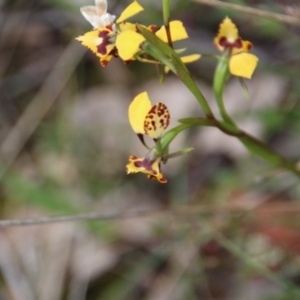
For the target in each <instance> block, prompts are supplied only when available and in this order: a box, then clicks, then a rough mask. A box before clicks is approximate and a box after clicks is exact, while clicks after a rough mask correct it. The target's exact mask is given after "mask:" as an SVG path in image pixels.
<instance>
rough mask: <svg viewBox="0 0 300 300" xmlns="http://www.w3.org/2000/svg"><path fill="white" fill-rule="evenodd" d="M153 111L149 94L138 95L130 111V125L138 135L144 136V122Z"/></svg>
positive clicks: (130, 106)
mask: <svg viewBox="0 0 300 300" xmlns="http://www.w3.org/2000/svg"><path fill="white" fill-rule="evenodd" d="M150 109H151V102H150V99H149V97H148V94H147V92H143V93H140V94H139V95H137V96H136V97H135V98H134V99H133V101H132V102H131V104H130V105H129V109H128V117H129V123H130V125H131V127H132V129H133V131H134V132H135V133H137V134H144V133H145V130H144V121H145V118H146V115H147V114H148V112H149V110H150Z"/></svg>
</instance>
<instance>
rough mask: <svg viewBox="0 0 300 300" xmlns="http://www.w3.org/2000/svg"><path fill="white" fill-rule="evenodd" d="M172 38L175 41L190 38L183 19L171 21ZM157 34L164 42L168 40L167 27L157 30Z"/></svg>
mask: <svg viewBox="0 0 300 300" xmlns="http://www.w3.org/2000/svg"><path fill="white" fill-rule="evenodd" d="M169 26H170V32H171V39H172V41H173V42H176V41H180V40H183V39H186V38H188V34H187V32H186V30H185V28H184V26H183V24H182V22H181V21H171V22H170V23H169ZM155 35H156V36H157V37H158V38H160V39H161V40H162V41H163V42H165V43H167V42H168V37H167V33H166V27H165V26H162V27H161V28H160V29H159V30H158V31H156V33H155Z"/></svg>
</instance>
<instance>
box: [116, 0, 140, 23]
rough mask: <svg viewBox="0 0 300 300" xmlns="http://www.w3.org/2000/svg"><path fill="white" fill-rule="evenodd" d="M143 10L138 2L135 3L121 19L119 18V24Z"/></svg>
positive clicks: (123, 13)
mask: <svg viewBox="0 0 300 300" xmlns="http://www.w3.org/2000/svg"><path fill="white" fill-rule="evenodd" d="M143 10H144V8H143V7H142V6H141V5H140V4H139V3H138V2H137V1H134V2H132V3H131V4H130V5H128V6H127V7H126V8H125V9H124V11H123V12H122V13H121V15H120V17H119V18H118V20H117V23H121V22H123V21H125V20H126V19H128V18H130V17H132V16H134V15H136V14H138V13H139V12H141V11H143Z"/></svg>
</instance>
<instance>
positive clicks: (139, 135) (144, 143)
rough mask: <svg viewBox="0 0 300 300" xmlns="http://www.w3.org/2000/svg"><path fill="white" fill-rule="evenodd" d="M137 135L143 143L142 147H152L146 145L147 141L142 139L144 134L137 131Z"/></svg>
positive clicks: (149, 148)
mask: <svg viewBox="0 0 300 300" xmlns="http://www.w3.org/2000/svg"><path fill="white" fill-rule="evenodd" d="M137 137H138V138H139V140H140V141H141V143H142V144H143V145H144V147H145V148H146V149H148V150H151V149H152V147H150V146H148V145H147V143H146V142H145V139H144V135H143V134H141V133H138V134H137Z"/></svg>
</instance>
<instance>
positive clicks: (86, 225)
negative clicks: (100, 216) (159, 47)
mask: <svg viewBox="0 0 300 300" xmlns="http://www.w3.org/2000/svg"><path fill="white" fill-rule="evenodd" d="M171 2H172V3H171V5H172V14H171V16H172V19H180V20H182V21H183V22H184V24H185V25H186V28H187V30H188V33H189V37H190V38H189V40H188V42H185V43H184V44H181V46H185V47H187V48H188V51H189V52H190V53H217V50H216V49H214V47H213V45H212V40H213V38H214V35H215V34H216V31H217V29H218V25H219V23H220V22H221V21H222V19H223V18H224V17H225V16H229V17H230V18H232V20H233V21H234V22H235V23H236V24H237V26H238V28H239V30H240V34H241V36H242V38H244V39H246V40H250V41H252V42H253V43H254V52H255V53H256V55H258V56H259V58H260V62H259V67H258V69H257V70H256V72H255V74H254V76H253V79H252V80H251V81H247V86H248V89H249V94H250V99H249V100H247V99H245V97H244V95H243V91H242V89H241V87H240V85H239V83H238V81H237V79H235V78H232V79H231V80H230V81H229V83H228V86H227V89H226V91H225V102H226V105H227V106H228V110H229V112H230V113H231V114H232V115H233V116H234V119H235V120H236V121H237V122H238V124H239V125H240V126H241V127H242V128H244V129H245V130H247V131H248V132H250V133H252V134H253V135H255V136H257V137H258V138H260V139H261V140H263V141H264V142H266V143H267V144H268V145H270V146H271V147H272V148H273V149H275V150H277V151H278V152H280V153H281V154H282V155H284V156H285V157H287V158H288V159H290V160H291V161H294V162H297V161H298V160H299V147H300V139H299V130H300V76H299V74H300V73H299V72H300V71H299V70H300V39H299V34H300V27H299V26H298V27H297V26H292V25H286V24H284V23H280V22H276V21H271V20H268V19H265V18H260V17H254V16H249V15H245V14H241V13H238V12H235V11H232V10H225V9H221V8H214V7H210V6H203V5H201V4H199V3H194V2H191V1H181V0H172V1H171ZM226 2H231V3H237V4H241V5H246V6H249V7H255V8H259V9H263V10H267V11H273V12H278V13H282V14H286V15H292V16H295V17H298V18H299V17H300V4H299V3H298V2H299V1H297V0H289V1H288V0H286V1H280V0H276V1H270V0H264V1H255V0H244V1H243V0H236V1H226ZM129 3H130V1H118V0H111V1H109V12H110V13H112V14H115V15H118V14H119V13H120V12H121V11H122V9H123V8H124V7H125V6H126V5H127V4H129ZM140 3H141V4H142V5H143V6H144V7H145V12H144V13H143V14H141V15H138V16H137V17H136V20H137V21H141V22H143V23H145V24H152V23H154V24H157V25H161V24H162V12H161V1H159V0H155V1H154V0H152V1H149V0H141V1H140ZM83 5H93V3H92V1H91V0H90V2H87V1H86V0H52V1H50V0H27V1H23V0H0V25H1V26H0V179H1V183H0V214H1V219H15V218H33V217H39V216H51V215H71V214H78V213H88V212H99V213H102V212H103V213H105V212H117V213H118V212H121V213H122V212H123V211H128V210H131V209H150V210H153V209H154V210H160V209H161V210H162V211H161V212H160V213H159V212H157V213H151V214H150V213H149V214H142V215H141V216H135V217H130V218H117V219H114V220H111V221H101V220H98V221H89V222H80V223H79V222H77V223H61V224H52V225H35V226H28V227H9V228H3V229H1V231H0V299H4V300H6V299H13V300H31V299H34V300H35V299H37V300H60V299H68V300H83V299H87V300H100V299H103V300H109V299H112V300H118V299H127V300H135V299H147V300H167V299H170V300H176V299H191V300H192V299H201V300H257V299H258V300H284V299H285V300H297V299H300V296H299V293H300V285H299V284H300V256H299V253H300V235H299V232H300V231H299V229H300V228H299V227H300V222H299V221H300V218H299V212H300V203H299V199H300V184H299V180H298V179H297V178H295V177H294V176H293V175H292V174H288V173H285V172H282V171H280V170H274V169H273V168H272V166H270V165H267V164H265V163H264V162H263V161H261V160H260V159H258V158H257V157H254V156H253V155H251V154H249V153H248V152H247V151H246V150H245V149H244V147H243V145H241V144H240V143H239V141H238V140H235V139H234V138H231V137H227V136H225V135H224V134H223V133H221V132H218V131H217V129H210V128H203V129H199V128H196V129H195V130H191V131H189V132H184V133H182V134H181V135H180V136H179V137H178V138H177V139H176V140H175V142H174V143H173V144H172V147H173V148H174V149H173V150H178V149H181V148H182V147H187V146H192V147H195V150H194V151H193V152H192V153H190V154H188V155H186V156H185V157H180V158H178V159H174V160H171V161H169V162H168V164H167V165H166V166H162V168H163V173H164V174H166V177H167V178H168V180H169V182H168V184H166V185H162V184H159V183H157V182H155V181H149V180H147V178H146V176H144V175H141V174H136V175H130V176H128V175H126V174H125V165H126V163H127V160H128V156H129V155H132V154H133V155H137V156H140V155H142V156H143V155H144V154H145V150H144V149H143V147H141V145H140V144H139V141H138V139H137V137H136V136H135V134H134V133H133V132H132V131H131V128H130V126H129V123H128V120H127V108H128V105H129V103H130V101H131V100H132V99H133V97H134V96H135V95H137V94H138V93H139V92H142V91H144V90H147V91H148V93H149V95H150V98H151V99H152V101H153V102H154V103H156V102H158V101H163V102H165V103H167V105H168V107H169V108H170V111H171V117H172V124H173V125H174V124H176V120H177V119H179V118H184V117H190V116H198V115H199V114H201V111H200V109H199V107H198V106H197V103H196V101H195V100H194V99H193V97H192V95H190V94H189V92H188V91H187V90H186V88H185V87H184V86H183V85H182V84H181V83H180V82H179V81H178V80H177V79H176V77H174V76H173V75H172V74H170V75H169V76H168V77H167V78H166V81H165V83H164V84H163V85H160V84H159V82H158V78H157V73H156V70H155V68H154V67H152V66H148V65H144V64H140V63H137V62H135V63H132V64H130V65H128V66H125V65H124V64H123V63H122V62H121V61H120V60H118V59H114V60H113V61H112V62H111V63H110V64H109V65H108V66H107V67H106V68H102V67H101V66H100V64H99V62H98V59H97V58H96V57H95V56H94V55H93V54H92V53H90V52H87V51H86V50H85V49H84V48H83V47H82V46H81V45H80V43H78V42H77V41H75V40H74V39H75V37H77V36H79V35H82V34H83V33H85V32H86V31H89V30H91V26H90V24H88V23H87V22H86V21H85V19H84V18H83V17H82V16H81V14H80V11H79V9H80V7H81V6H83ZM178 47H180V44H179V45H178ZM215 65H216V62H215V61H214V60H211V59H204V58H203V59H200V60H199V61H198V62H196V63H194V64H192V65H189V68H190V70H191V72H192V73H193V74H194V75H195V78H196V80H197V82H198V84H199V86H200V88H201V90H202V91H203V93H204V95H205V96H206V97H207V99H208V100H209V102H210V103H211V105H212V107H214V108H215V104H214V98H213V94H212V90H211V82H212V77H213V72H214V68H215Z"/></svg>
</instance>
